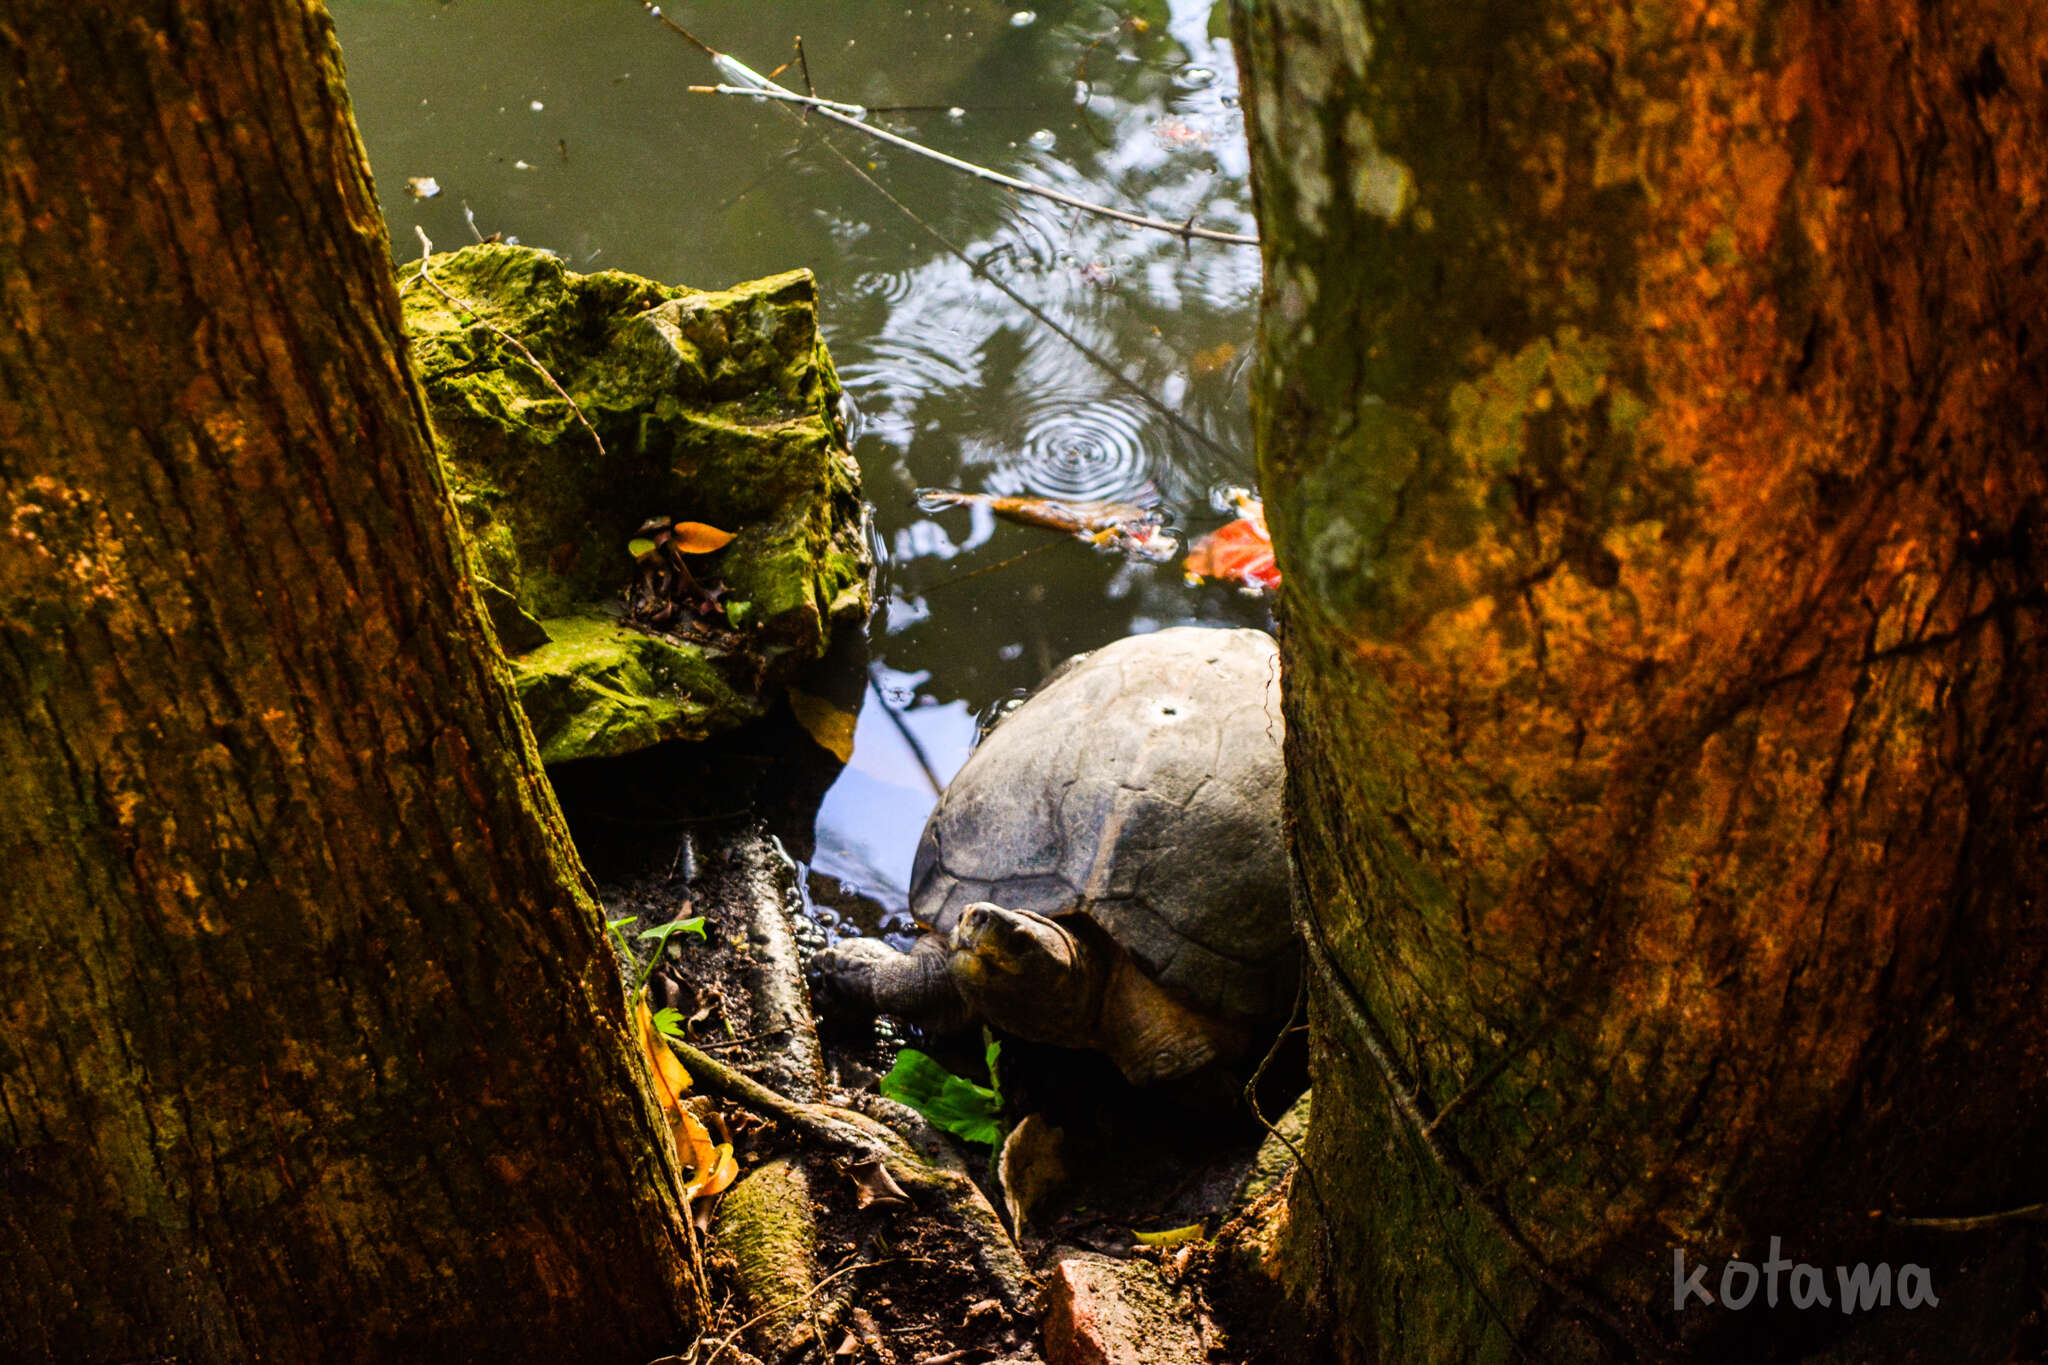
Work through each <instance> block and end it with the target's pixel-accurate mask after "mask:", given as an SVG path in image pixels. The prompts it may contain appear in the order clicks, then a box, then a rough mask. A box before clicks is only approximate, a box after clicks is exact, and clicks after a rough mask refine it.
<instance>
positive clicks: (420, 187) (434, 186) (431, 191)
mask: <svg viewBox="0 0 2048 1365" xmlns="http://www.w3.org/2000/svg"><path fill="white" fill-rule="evenodd" d="M405 192H406V193H407V194H409V195H411V196H412V197H413V198H415V199H432V198H433V197H434V196H435V195H437V194H439V193H440V192H441V182H440V181H438V180H436V179H434V177H433V176H431V175H416V176H413V177H412V178H411V179H410V180H408V181H406V182H405Z"/></svg>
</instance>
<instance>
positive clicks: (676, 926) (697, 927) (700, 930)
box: [640, 915, 710, 948]
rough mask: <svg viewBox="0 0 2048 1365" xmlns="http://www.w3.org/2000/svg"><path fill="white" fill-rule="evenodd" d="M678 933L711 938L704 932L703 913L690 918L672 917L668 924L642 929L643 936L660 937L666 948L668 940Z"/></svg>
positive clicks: (641, 934)
mask: <svg viewBox="0 0 2048 1365" xmlns="http://www.w3.org/2000/svg"><path fill="white" fill-rule="evenodd" d="M677 934H695V935H696V936H697V937H698V938H701V939H705V940H707V941H708V940H709V938H710V935H708V934H706V933H705V932H704V917H703V916H702V915H692V916H691V917H690V918H688V919H672V920H670V921H669V922H668V923H667V924H664V925H661V926H659V927H657V928H653V929H643V930H641V931H640V937H641V938H643V939H649V938H652V939H659V940H660V941H661V943H660V946H661V947H663V948H666V947H667V946H668V941H669V940H670V939H672V938H674V937H675V936H676V935H677Z"/></svg>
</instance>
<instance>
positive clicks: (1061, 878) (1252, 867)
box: [911, 627, 1296, 1020]
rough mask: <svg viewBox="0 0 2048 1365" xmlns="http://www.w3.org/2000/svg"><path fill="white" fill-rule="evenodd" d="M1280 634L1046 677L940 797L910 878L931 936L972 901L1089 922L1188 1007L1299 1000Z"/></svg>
mask: <svg viewBox="0 0 2048 1365" xmlns="http://www.w3.org/2000/svg"><path fill="white" fill-rule="evenodd" d="M1280 752H1281V722H1280V679H1279V662H1278V659H1277V650H1276V647H1275V645H1274V642H1273V639H1272V637H1271V636H1269V635H1267V634H1265V633H1264V632H1263V631H1256V630H1205V629H1200V628H1194V627H1178V628H1175V629H1171V630H1162V631H1159V632H1157V633H1155V634H1151V635H1138V636H1132V637H1131V638H1129V639H1125V640H1119V641H1117V642H1116V643H1114V644H1111V645H1107V646H1105V647H1104V648H1102V649H1099V650H1096V651H1095V652H1094V653H1092V654H1088V655H1085V656H1083V657H1081V658H1080V659H1079V660H1077V661H1074V662H1072V663H1070V664H1068V665H1067V666H1065V667H1063V668H1062V669H1060V670H1059V671H1058V672H1056V673H1054V674H1053V676H1052V677H1051V678H1050V679H1048V680H1047V681H1046V683H1045V684H1043V685H1042V686H1041V687H1040V688H1039V690H1038V691H1037V692H1035V693H1033V694H1032V696H1031V697H1030V699H1029V700H1027V701H1026V702H1025V703H1024V704H1023V705H1022V706H1020V707H1018V708H1017V710H1016V711H1014V712H1013V713H1011V714H1010V715H1009V716H1008V717H1007V718H1005V719H1004V720H1003V722H1002V723H1001V724H1000V725H998V726H997V727H996V728H995V729H994V730H993V731H992V732H990V734H989V736H988V737H987V738H986V739H985V740H983V741H982V744H981V746H980V747H979V748H978V749H976V750H975V751H974V754H973V755H972V756H971V757H970V758H969V759H968V762H967V764H966V766H965V767H963V768H962V769H961V770H960V773H959V775H958V776H957V777H955V778H954V779H953V781H952V783H951V784H950V785H948V787H947V788H946V792H945V795H944V796H943V798H942V799H941V800H940V802H939V807H938V809H937V810H936V811H935V812H933V815H932V818H931V820H930V822H929V823H928V824H927V825H926V826H925V833H924V838H923V839H922V840H921V841H920V843H919V846H918V851H917V860H916V864H915V867H914V868H913V871H912V875H911V905H912V908H913V909H914V910H915V911H916V913H917V917H918V918H919V919H920V920H921V921H923V922H924V923H925V924H926V925H928V926H930V927H932V928H934V929H936V930H938V931H939V932H941V933H944V932H947V931H949V930H950V929H951V928H952V926H953V923H954V921H955V920H956V919H958V917H959V915H960V912H961V911H962V910H963V909H965V908H966V907H967V906H968V905H971V904H973V903H974V902H976V901H983V900H986V901H993V902H995V903H996V904H998V905H1002V906H1007V907H1009V908H1010V909H1014V910H1031V911H1035V912H1037V913H1039V914H1042V915H1061V914H1069V913H1081V914H1086V915H1088V916H1090V917H1091V918H1092V919H1093V920H1094V921H1095V922H1096V923H1097V924H1099V925H1100V926H1102V928H1103V929H1104V930H1106V931H1107V932H1108V934H1109V935H1110V936H1111V937H1112V938H1113V939H1114V940H1115V941H1116V942H1117V943H1119V944H1120V945H1122V947H1123V948H1124V949H1125V950H1126V951H1127V952H1129V953H1130V954H1131V955H1132V957H1134V958H1135V959H1136V960H1137V962H1138V964H1139V966H1140V967H1141V968H1142V969H1143V970H1144V971H1145V973H1146V974H1147V975H1148V976H1150V977H1151V978H1152V979H1153V980H1155V981H1157V982H1158V983H1159V984H1160V985H1162V986H1164V987H1165V988H1167V989H1168V990H1169V991H1171V992H1173V993H1174V994H1175V995H1177V996H1178V997H1180V998H1181V999H1182V1000H1184V1001H1185V1002H1186V1003H1187V1004H1189V1005H1191V1006H1194V1007H1195V1008H1197V1009H1201V1010H1204V1011H1207V1012H1209V1013H1211V1014H1214V1015H1216V1016H1217V1017H1219V1018H1223V1019H1240V1020H1252V1019H1257V1018H1261V1017H1264V1016H1268V1015H1271V1014H1273V1013H1274V1012H1276V1011H1277V1010H1280V1009H1284V1008H1285V1007H1286V1006H1287V1004H1288V1002H1289V1001H1290V1000H1291V999H1292V994H1293V990H1294V984H1295V973H1296V958H1295V952H1294V947H1293V927H1292V924H1291V923H1290V920H1289V915H1288V878H1287V863H1286V851H1285V846H1284V844H1283V841H1282V840H1283V836H1282V832H1281V828H1280V800H1281V758H1280Z"/></svg>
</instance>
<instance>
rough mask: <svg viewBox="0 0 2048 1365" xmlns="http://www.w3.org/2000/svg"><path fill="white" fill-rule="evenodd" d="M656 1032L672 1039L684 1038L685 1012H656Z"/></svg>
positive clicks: (673, 1010)
mask: <svg viewBox="0 0 2048 1365" xmlns="http://www.w3.org/2000/svg"><path fill="white" fill-rule="evenodd" d="M654 1029H655V1032H657V1033H661V1034H665V1035H667V1036H668V1037H670V1038H680V1037H682V1036H683V1012H682V1011H681V1010H678V1009H666V1010H656V1011H655V1012H654Z"/></svg>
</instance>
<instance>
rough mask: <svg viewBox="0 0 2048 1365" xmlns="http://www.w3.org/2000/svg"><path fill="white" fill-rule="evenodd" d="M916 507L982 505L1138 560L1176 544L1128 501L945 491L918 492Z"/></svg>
mask: <svg viewBox="0 0 2048 1365" xmlns="http://www.w3.org/2000/svg"><path fill="white" fill-rule="evenodd" d="M916 491H917V505H918V506H919V507H921V508H923V509H924V510H925V511H927V512H936V511H939V510H940V509H941V508H946V507H986V508H987V509H988V510H989V511H991V512H993V513H995V514H996V515H997V516H999V517H1001V518H1003V519H1004V520H1005V521H1014V522H1016V523H1018V524H1019V525H1022V526H1036V527H1039V528H1041V529H1043V530H1047V531H1064V532H1065V533H1066V534H1068V535H1070V536H1073V537H1074V538H1075V539H1076V540H1082V541H1086V542H1087V543H1088V544H1090V545H1101V546H1107V547H1109V548H1111V549H1117V550H1124V551H1127V552H1129V553H1131V554H1134V555H1137V556H1138V557H1139V558H1141V559H1152V560H1166V559H1171V558H1173V556H1174V554H1175V553H1176V552H1177V551H1178V550H1179V549H1180V542H1179V541H1177V540H1175V539H1174V538H1173V537H1172V536H1170V535H1168V534H1166V533H1165V532H1164V531H1162V530H1161V529H1160V527H1159V523H1160V520H1161V518H1160V515H1159V511H1158V509H1157V508H1151V507H1140V506H1138V505H1137V504H1135V503H1129V502H1061V501H1060V500H1059V499H1057V498H1012V497H1002V496H999V495H997V494H994V493H961V492H956V491H955V490H953V489H950V488H920V489H918V490H916Z"/></svg>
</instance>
